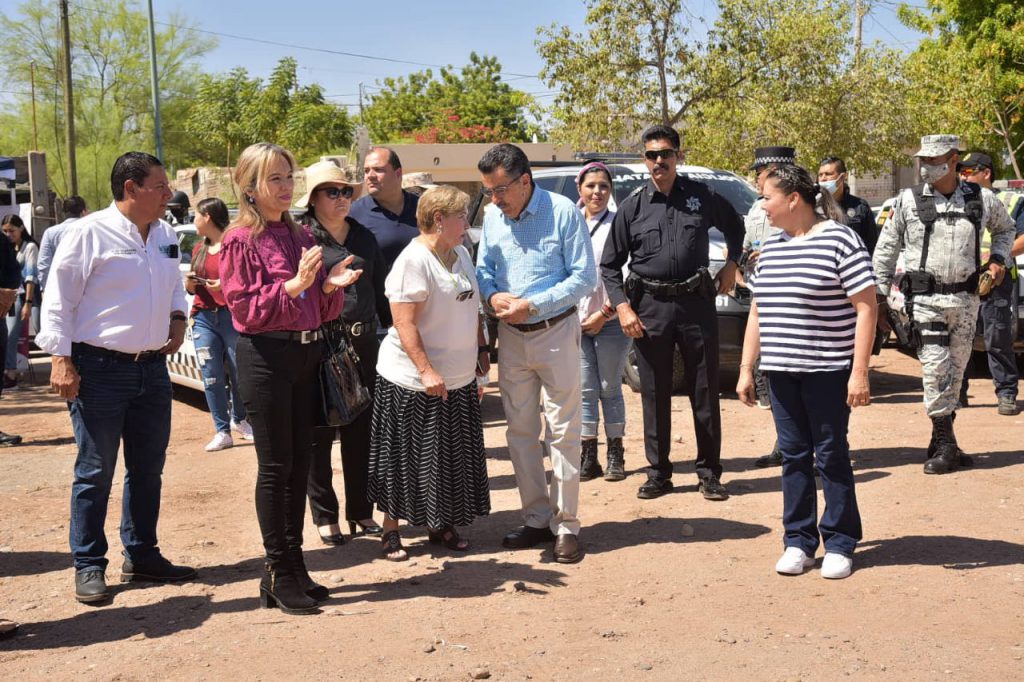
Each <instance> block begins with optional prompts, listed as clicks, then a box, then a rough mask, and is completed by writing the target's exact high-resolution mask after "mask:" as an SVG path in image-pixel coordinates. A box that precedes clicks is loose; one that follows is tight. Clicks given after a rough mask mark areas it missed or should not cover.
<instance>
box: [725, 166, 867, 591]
mask: <svg viewBox="0 0 1024 682" xmlns="http://www.w3.org/2000/svg"><path fill="white" fill-rule="evenodd" d="M763 206H764V210H765V212H766V213H767V214H768V218H769V220H770V221H771V224H772V225H775V226H776V227H779V228H781V230H782V232H779V233H777V234H774V235H772V236H770V237H769V238H768V239H767V240H766V241H765V243H764V244H763V245H762V248H761V255H760V257H759V258H758V261H757V272H756V275H757V276H756V278H755V279H754V283H753V285H752V290H753V292H754V303H753V305H751V307H750V319H749V320H748V321H747V332H746V336H745V337H744V340H743V359H742V361H741V363H740V379H739V383H738V384H737V385H736V393H737V394H739V398H740V400H742V401H743V403H744V404H746V405H754V404H755V403H756V402H757V396H756V391H755V389H754V375H753V366H754V360H755V358H757V356H758V353H760V354H761V368H762V369H764V370H765V372H767V374H768V388H769V393H770V396H771V401H772V416H773V418H774V419H775V430H776V433H777V435H778V447H779V451H780V452H781V453H782V503H783V508H782V525H783V528H784V535H783V542H784V544H785V551H784V553H783V554H782V557H781V558H780V559H779V560H778V562H777V563H776V564H775V570H776V571H777V572H779V573H782V574H784V575H798V574H800V573H803V572H804V571H805V570H807V569H808V568H810V567H812V566H813V565H814V554H815V552H816V551H817V549H818V545H819V544H821V543H822V542H823V543H824V545H825V558H824V559H823V560H822V562H821V575H822V576H823V577H825V578H833V579H836V578H845V577H846V576H848V575H850V572H851V570H852V569H853V551H854V549H855V548H856V546H857V543H858V542H859V541H860V539H861V535H862V531H861V522H860V511H859V510H858V508H857V495H856V493H855V492H854V482H853V469H852V467H851V466H850V444H849V441H848V440H847V432H848V429H849V422H850V408H851V407H858V406H862V405H867V404H869V403H870V402H871V391H870V387H869V385H868V360H869V359H870V357H871V346H872V342H873V341H874V336H875V319H876V316H877V309H876V306H875V286H874V285H875V277H874V273H873V272H872V269H871V257H870V256H869V255H868V252H867V250H866V249H865V248H864V243H863V242H862V241H861V240H860V237H858V236H857V234H856V233H855V232H854V231H853V230H851V229H850V228H848V227H846V226H845V225H842V224H840V223H838V222H836V221H837V219H840V218H841V215H842V214H841V213H840V211H839V207H838V205H837V204H836V202H835V199H833V198H832V194H831V192H828V191H822V189H821V188H820V187H819V186H818V185H817V183H816V182H815V181H814V179H813V178H812V177H811V175H810V173H808V172H807V171H806V170H804V169H803V168H800V167H799V166H792V165H783V166H779V167H778V168H774V169H772V170H771V171H769V173H768V177H767V179H766V180H765V183H764V204H763ZM815 467H817V469H818V471H819V472H820V474H821V488H822V492H823V493H824V495H825V510H824V512H823V513H822V515H821V521H820V522H819V521H818V510H817V499H818V498H817V491H816V489H815V483H814V473H813V471H814V468H815Z"/></svg>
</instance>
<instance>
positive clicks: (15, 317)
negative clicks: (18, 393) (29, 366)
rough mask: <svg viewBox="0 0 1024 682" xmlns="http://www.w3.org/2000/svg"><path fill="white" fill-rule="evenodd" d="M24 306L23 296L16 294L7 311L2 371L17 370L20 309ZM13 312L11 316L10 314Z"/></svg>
mask: <svg viewBox="0 0 1024 682" xmlns="http://www.w3.org/2000/svg"><path fill="white" fill-rule="evenodd" d="M24 305H25V294H18V299H17V300H16V301H15V302H14V306H13V307H12V308H11V310H9V311H7V340H8V344H7V349H6V351H5V352H4V369H9V370H11V371H13V370H16V369H18V342H20V341H21V309H22V307H23V306H24ZM12 311H13V314H12Z"/></svg>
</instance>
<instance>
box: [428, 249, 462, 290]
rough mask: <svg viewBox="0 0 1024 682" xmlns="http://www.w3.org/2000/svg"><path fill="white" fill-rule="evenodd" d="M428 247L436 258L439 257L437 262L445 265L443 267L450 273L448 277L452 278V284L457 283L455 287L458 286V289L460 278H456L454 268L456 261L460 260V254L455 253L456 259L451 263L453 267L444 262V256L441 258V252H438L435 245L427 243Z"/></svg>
mask: <svg viewBox="0 0 1024 682" xmlns="http://www.w3.org/2000/svg"><path fill="white" fill-rule="evenodd" d="M427 248H428V249H430V253H432V254H434V258H436V259H437V262H438V263H440V264H441V267H443V268H444V271H445V272H447V273H448V277H449V279H451V281H452V284H454V285H455V288H456V289H458V288H459V280H457V279H456V278H455V275H454V274H453V270H454V266H455V263H456V262H457V261H458V259H459V256H458V254H456V255H455V260H454V261H452V265H451V267H449V266H448V264H447V263H445V262H444V259H443V258H441V254H439V253H438V252H437V250H436V249H435V248H434V247H433V246H430V245H429V244H428V245H427Z"/></svg>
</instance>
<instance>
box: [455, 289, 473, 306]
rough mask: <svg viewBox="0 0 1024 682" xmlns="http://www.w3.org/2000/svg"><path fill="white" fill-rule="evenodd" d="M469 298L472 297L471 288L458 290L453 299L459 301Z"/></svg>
mask: <svg viewBox="0 0 1024 682" xmlns="http://www.w3.org/2000/svg"><path fill="white" fill-rule="evenodd" d="M471 298H473V290H472V289H467V290H466V291H460V292H459V294H458V296H456V297H455V300H456V301H459V302H460V303H461V302H462V301H468V300H469V299H471Z"/></svg>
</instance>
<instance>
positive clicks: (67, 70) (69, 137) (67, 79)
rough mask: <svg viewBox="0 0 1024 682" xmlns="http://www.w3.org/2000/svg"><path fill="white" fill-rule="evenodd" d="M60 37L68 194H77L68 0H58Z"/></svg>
mask: <svg viewBox="0 0 1024 682" xmlns="http://www.w3.org/2000/svg"><path fill="white" fill-rule="evenodd" d="M60 25H61V37H62V39H63V43H64V45H63V47H64V141H65V145H66V146H67V148H68V176H69V179H70V181H71V182H70V186H69V190H70V191H69V192H68V194H78V168H77V163H76V162H75V98H74V93H73V92H72V90H71V28H70V27H69V26H68V0H60Z"/></svg>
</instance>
